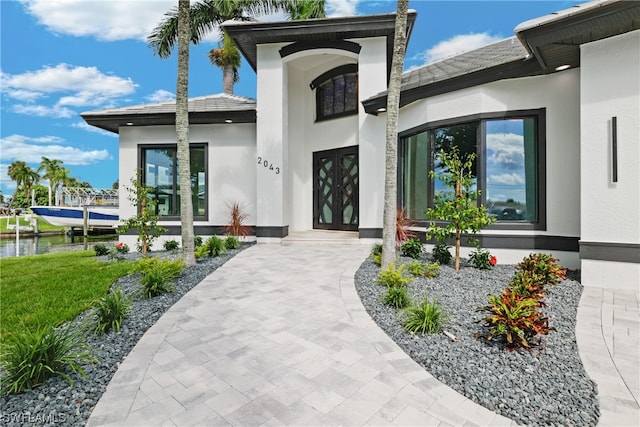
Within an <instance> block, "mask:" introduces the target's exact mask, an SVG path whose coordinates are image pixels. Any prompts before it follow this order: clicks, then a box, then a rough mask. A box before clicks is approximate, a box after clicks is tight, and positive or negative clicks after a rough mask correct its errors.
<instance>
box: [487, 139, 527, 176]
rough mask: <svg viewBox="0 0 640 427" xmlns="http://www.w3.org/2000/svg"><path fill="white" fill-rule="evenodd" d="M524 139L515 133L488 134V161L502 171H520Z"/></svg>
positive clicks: (522, 163) (522, 161) (522, 160)
mask: <svg viewBox="0 0 640 427" xmlns="http://www.w3.org/2000/svg"><path fill="white" fill-rule="evenodd" d="M523 147H524V137H523V136H522V135H518V134H515V133H488V134H487V151H488V152H490V153H491V154H490V155H489V157H488V161H489V162H490V163H492V164H494V165H497V166H498V167H501V168H504V169H512V170H514V169H522V166H523V165H524V151H523V150H524V149H523Z"/></svg>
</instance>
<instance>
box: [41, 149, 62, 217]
mask: <svg viewBox="0 0 640 427" xmlns="http://www.w3.org/2000/svg"><path fill="white" fill-rule="evenodd" d="M60 169H64V167H63V166H62V160H58V159H53V160H51V159H49V158H47V157H42V162H40V166H39V167H38V173H42V172H44V174H43V175H42V178H43V179H46V180H48V181H49V185H48V188H49V205H51V193H53V194H55V192H56V191H57V190H58V185H60V179H61V177H60V175H61V171H60Z"/></svg>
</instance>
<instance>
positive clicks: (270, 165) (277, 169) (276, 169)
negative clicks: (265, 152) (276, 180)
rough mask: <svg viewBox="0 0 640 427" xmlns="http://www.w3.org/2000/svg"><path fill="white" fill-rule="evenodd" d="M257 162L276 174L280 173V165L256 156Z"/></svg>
mask: <svg viewBox="0 0 640 427" xmlns="http://www.w3.org/2000/svg"><path fill="white" fill-rule="evenodd" d="M258 164H259V165H262V166H264V167H265V168H267V169H269V170H270V171H273V172H274V173H275V174H276V175H280V167H279V166H274V165H273V163H271V162H270V161H269V160H267V159H263V158H262V157H258Z"/></svg>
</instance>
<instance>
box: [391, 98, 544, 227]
mask: <svg viewBox="0 0 640 427" xmlns="http://www.w3.org/2000/svg"><path fill="white" fill-rule="evenodd" d="M518 118H533V119H535V128H536V139H537V140H536V173H537V176H536V177H537V188H536V200H537V206H536V208H537V218H538V220H537V221H535V222H532V221H519V222H510V221H496V222H494V223H493V224H492V225H490V226H489V227H488V229H490V230H539V231H544V230H546V229H547V204H546V189H547V176H546V171H547V164H546V155H547V150H546V145H547V144H546V108H539V109H529V110H508V111H502V112H487V113H479V114H472V115H467V116H459V117H453V118H449V119H444V120H437V121H433V122H428V123H425V124H422V125H420V126H416V127H413V128H411V129H407V130H405V131H402V132H400V133H399V134H398V200H397V202H398V207H399V208H401V207H404V206H405V203H404V161H403V160H404V155H405V147H404V143H403V142H404V139H406V138H409V137H412V136H414V135H417V134H420V133H422V132H428V131H432V130H434V129H438V128H441V127H447V126H455V125H462V124H466V123H471V122H478V124H479V126H478V135H477V147H476V156H477V159H478V160H479V161H478V163H477V182H478V190H480V192H481V193H480V201H481V203H482V204H483V205H485V204H486V198H485V197H486V184H487V183H486V152H487V150H486V146H487V144H486V142H487V141H486V137H487V134H486V122H487V121H488V120H496V119H518ZM431 135H432V134H429V136H428V141H429V150H431V149H432V148H431V147H432V146H433V144H432V137H431ZM427 158H428V165H427V169H426V170H425V173H427V172H428V171H429V170H433V156H432V155H431V153H429V154H428V156H427ZM428 182H429V187H430V188H429V189H428V190H429V192H430V193H429V194H434V182H435V179H431V178H429V181H428ZM428 207H433V198H429V200H428ZM416 221H417V223H418V226H421V227H428V225H429V222H430V221H429V220H427V219H426V218H424V219H416ZM436 222H437V221H436Z"/></svg>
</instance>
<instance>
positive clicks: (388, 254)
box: [381, 0, 409, 268]
mask: <svg viewBox="0 0 640 427" xmlns="http://www.w3.org/2000/svg"><path fill="white" fill-rule="evenodd" d="M408 6H409V0H398V7H397V11H396V25H395V35H394V38H393V56H392V58H391V76H390V77H389V89H388V91H387V126H386V129H387V130H386V138H387V144H386V150H385V181H384V218H383V226H382V263H381V264H382V268H386V267H387V266H388V265H389V264H391V263H393V262H395V253H396V215H397V193H398V187H397V185H398V183H397V181H398V179H397V176H398V175H397V174H398V112H399V109H400V86H401V83H402V68H403V65H404V55H405V51H406V48H407V9H408Z"/></svg>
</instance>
